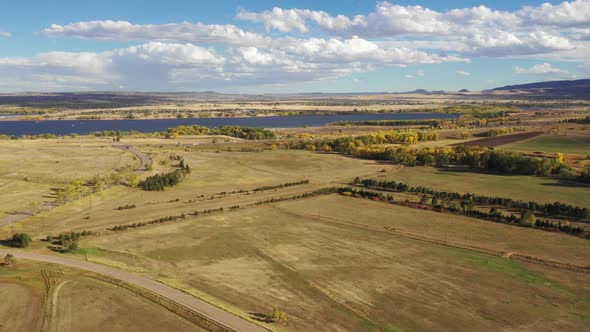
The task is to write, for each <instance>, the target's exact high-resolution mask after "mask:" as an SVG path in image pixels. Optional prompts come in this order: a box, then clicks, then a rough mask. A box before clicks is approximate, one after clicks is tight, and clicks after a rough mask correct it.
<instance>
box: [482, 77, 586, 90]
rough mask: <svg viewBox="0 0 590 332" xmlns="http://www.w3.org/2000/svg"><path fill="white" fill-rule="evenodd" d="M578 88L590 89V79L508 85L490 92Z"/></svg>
mask: <svg viewBox="0 0 590 332" xmlns="http://www.w3.org/2000/svg"><path fill="white" fill-rule="evenodd" d="M578 87H590V79H583V80H573V81H567V80H563V81H548V82H535V83H527V84H518V85H506V86H502V87H499V88H495V89H492V90H490V91H499V90H515V91H516V90H528V89H555V88H578Z"/></svg>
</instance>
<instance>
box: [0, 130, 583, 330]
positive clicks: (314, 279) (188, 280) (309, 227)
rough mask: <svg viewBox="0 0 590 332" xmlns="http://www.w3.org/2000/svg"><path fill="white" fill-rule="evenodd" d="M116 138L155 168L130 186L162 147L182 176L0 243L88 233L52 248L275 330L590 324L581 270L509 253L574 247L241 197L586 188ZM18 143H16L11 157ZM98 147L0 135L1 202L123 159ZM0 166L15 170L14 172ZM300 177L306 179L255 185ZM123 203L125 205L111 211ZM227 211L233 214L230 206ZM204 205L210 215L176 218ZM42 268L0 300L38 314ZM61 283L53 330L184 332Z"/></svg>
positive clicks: (149, 309)
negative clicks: (269, 316) (351, 188)
mask: <svg viewBox="0 0 590 332" xmlns="http://www.w3.org/2000/svg"><path fill="white" fill-rule="evenodd" d="M213 141H215V142H216V143H213ZM124 143H125V144H132V145H134V146H136V147H137V148H139V149H140V150H142V151H144V152H146V153H148V154H149V155H150V156H151V158H152V159H153V160H154V166H153V170H151V171H148V172H146V173H145V174H142V175H141V178H145V177H147V176H149V175H152V174H155V173H161V172H166V171H169V170H171V169H174V167H175V165H176V163H178V161H175V160H171V159H170V155H181V156H183V158H184V161H185V163H186V164H188V165H190V168H191V173H190V174H189V175H187V176H186V177H185V178H184V179H183V180H182V181H181V182H180V183H179V184H178V185H176V186H174V187H172V188H166V189H165V190H164V191H151V192H149V191H143V190H141V189H139V188H130V187H124V186H115V187H113V188H110V189H107V190H105V191H102V192H100V193H97V194H94V195H92V197H85V198H82V199H79V200H76V201H73V202H71V203H68V204H65V205H63V206H60V207H57V208H55V209H52V210H50V211H45V212H42V213H40V214H38V215H36V216H32V217H30V218H27V219H25V220H22V221H19V222H18V223H15V224H13V225H11V227H0V238H6V237H8V236H10V234H11V233H12V232H13V231H17V232H26V233H28V234H30V235H31V236H33V237H34V238H35V241H34V242H33V244H32V245H31V247H30V248H29V250H33V251H36V252H41V253H52V252H50V250H49V249H48V248H47V245H48V244H47V242H42V241H38V240H39V239H40V238H44V237H45V236H46V235H48V234H53V235H57V234H59V233H62V232H70V231H82V230H94V231H97V232H98V235H96V236H88V237H84V238H82V240H81V241H80V249H78V250H76V251H75V252H73V253H68V254H61V255H64V256H65V257H70V258H75V259H84V260H88V261H91V262H95V263H101V264H106V265H111V266H115V267H118V268H122V269H127V270H130V271H134V272H136V273H139V274H143V275H146V276H148V277H150V278H153V279H156V280H159V281H161V282H164V283H167V284H169V285H171V286H173V287H177V288H180V289H182V290H184V291H186V292H189V293H191V294H194V295H195V296H198V297H201V298H203V299H204V300H206V301H209V302H211V303H213V304H216V305H218V306H220V307H223V308H226V309H227V310H230V311H232V312H234V313H236V314H238V315H241V316H243V317H248V318H249V319H256V317H258V316H257V315H259V314H262V313H267V312H268V311H269V310H270V309H271V308H272V307H273V306H278V307H280V308H281V309H282V310H284V311H285V312H286V313H287V317H288V323H287V325H285V326H283V325H273V327H275V328H276V330H277V331H370V332H374V331H376V330H379V331H432V330H445V331H474V330H503V331H523V330H540V331H552V330H572V331H573V330H576V331H577V330H580V331H581V330H584V329H587V326H589V325H590V286H589V285H590V277H589V274H588V273H586V272H579V271H572V270H567V269H560V268H557V267H552V266H548V265H541V264H530V263H523V262H521V261H519V260H517V259H511V258H510V255H525V256H533V257H536V258H538V259H541V260H549V261H556V262H560V263H564V264H573V265H578V266H583V265H588V262H589V261H590V242H588V240H587V239H582V238H578V237H574V236H569V235H565V234H560V233H551V232H545V231H540V230H535V229H527V228H520V227H515V226H508V225H503V224H496V223H492V222H487V221H482V220H479V219H473V218H467V217H462V216H457V215H452V214H445V213H437V212H432V211H424V210H419V209H413V208H407V207H401V206H398V205H390V204H384V203H379V202H373V201H369V200H364V199H357V198H351V197H344V196H339V195H335V194H332V195H325V196H317V197H312V198H305V199H296V200H290V201H285V202H281V203H272V204H263V205H254V203H255V202H258V201H264V200H269V199H272V198H278V197H290V196H293V195H300V194H302V193H309V192H311V191H314V190H317V189H320V188H325V187H331V186H343V185H346V184H348V183H349V182H350V181H351V180H353V179H354V178H355V177H357V176H359V177H361V178H369V177H371V178H380V179H393V180H396V181H401V182H404V183H407V184H409V185H412V186H418V185H422V186H427V187H431V188H435V189H439V190H448V191H459V192H474V193H478V194H484V195H497V196H503V197H511V198H514V199H522V200H535V201H541V202H553V201H561V202H564V203H569V204H574V205H580V206H587V207H590V193H588V191H587V190H586V188H584V187H579V186H578V187H575V186H567V185H566V184H564V183H561V182H558V181H557V180H553V179H550V178H537V177H532V176H499V175H492V174H482V173H468V172H453V171H445V170H438V169H435V168H430V167H403V166H399V165H391V164H387V163H382V162H377V161H369V160H361V159H355V158H350V157H346V156H342V155H339V154H329V153H317V152H309V151H295V150H268V149H266V150H264V152H242V151H241V149H242V147H246V148H255V149H259V148H260V147H263V146H264V145H263V144H262V143H254V144H248V143H246V142H241V141H239V140H233V139H228V138H225V137H200V138H195V137H183V138H181V139H172V140H162V139H156V138H124ZM103 145H104V147H101V146H103ZM19 146H21V147H20V148H21V149H24V150H23V151H21V152H19ZM109 146H110V144H109V142H107V141H106V140H98V139H97V140H94V139H87V138H83V139H64V140H49V141H16V142H0V154H2V155H7V156H9V157H8V159H7V160H8V162H7V163H5V164H4V163H2V164H0V181H2V180H3V179H5V178H6V179H9V180H10V181H12V182H13V183H17V185H18V186H19V187H17V188H16V189H15V195H17V196H18V195H21V196H18V197H21V198H13V200H12V201H10V202H9V201H8V200H7V201H6V203H5V204H6V206H18V204H16V203H15V202H14V200H19V202H20V200H24V199H25V198H23V197H32V196H33V194H31V193H29V192H28V191H26V190H24V188H26V187H25V186H24V184H25V183H26V184H28V183H33V182H32V181H30V182H25V181H21V182H17V180H18V179H19V178H22V177H23V176H25V173H26V176H29V177H31V178H38V179H39V183H38V184H39V185H41V184H42V185H43V186H59V185H60V184H63V183H64V181H66V178H65V177H67V176H75V177H82V178H89V177H91V176H92V175H95V174H105V173H108V172H109V171H111V170H114V169H116V168H118V167H122V166H126V165H131V164H134V163H136V161H135V160H134V159H133V156H132V155H131V154H128V153H125V152H123V151H120V150H115V149H113V148H110V147H109ZM267 148H268V147H267ZM35 155H38V156H39V157H38V162H35V160H36V159H35V158H33V157H32V156H35ZM10 156H13V157H10ZM55 161H58V162H57V163H56V162H55ZM19 162H20V163H22V164H23V166H22V167H21V166H19ZM62 164H63V165H62ZM43 167H45V168H43ZM62 169H63V170H64V173H59V171H60V170H62ZM8 170H12V171H13V172H14V170H18V171H17V174H16V175H14V174H12V173H8ZM48 170H49V171H48ZM18 172H22V173H23V174H20V173H18ZM62 176H63V177H64V178H62ZM305 179H307V180H309V183H307V184H301V185H296V186H290V187H285V188H277V189H271V190H263V191H258V192H255V193H254V192H253V189H255V188H260V187H263V186H276V185H280V184H284V183H288V182H296V181H301V180H305ZM34 184H37V183H36V182H34ZM33 189H37V187H35V188H33ZM33 189H31V190H33ZM240 190H242V192H238V191H240ZM245 191H247V192H245ZM40 192H41V191H40ZM224 192H225V193H226V194H221V193H224ZM27 195H28V196H27ZM41 195H43V193H41ZM395 195H397V194H394V196H395ZM400 195H401V194H400ZM3 199H4V197H3ZM11 204H12V205H11ZM125 205H135V208H131V209H122V210H119V209H117V208H118V207H121V206H125ZM236 205H239V206H240V208H239V209H236V210H235V211H232V210H231V209H230V207H232V206H236ZM0 206H2V205H1V203H0ZM219 207H223V208H224V211H223V212H221V213H216V214H212V215H206V216H202V215H201V216H193V215H192V212H194V211H202V210H205V209H214V208H219ZM12 209H16V208H14V207H13V208H12ZM0 211H1V210H0ZM183 213H185V214H187V217H186V218H185V219H179V220H177V221H176V222H169V223H166V224H160V225H149V226H146V227H141V228H137V229H129V230H126V231H117V232H115V231H111V230H108V228H110V227H113V226H115V225H125V224H130V223H137V222H146V221H149V220H153V219H158V218H161V217H165V216H173V215H174V216H178V215H180V214H183ZM467 247H477V248H479V249H477V250H473V249H465V248H467ZM486 250H487V251H490V252H494V253H505V254H506V255H505V256H506V257H502V256H501V255H495V254H489V253H484V251H486ZM53 254H55V253H53ZM19 264H21V263H19ZM23 264H24V263H23ZM27 266H29V267H27ZM26 269H28V270H27V271H28V272H26V271H25V270H26ZM40 269H41V267H40V266H36V265H20V266H17V268H11V269H3V268H2V267H0V284H3V283H4V284H7V282H6V280H17V281H18V282H12V283H10V285H11V286H9V287H0V295H3V296H4V294H6V296H8V297H19V298H20V300H19V301H24V302H22V303H21V304H19V305H20V306H24V305H27V306H31V307H33V308H34V307H35V303H40V304H37V306H38V308H39V309H38V312H35V315H39V312H41V311H42V310H43V307H42V303H43V302H42V296H43V294H44V293H43V291H44V288H43V284H42V279H40V272H39V271H40ZM35 271H36V272H35ZM25 272H26V273H28V274H26V273H25ZM35 273H36V274H37V275H36V276H35ZM69 273H72V272H68V273H66V275H72V276H74V274H69ZM3 276H8V277H6V278H4V279H3ZM19 276H20V277H19ZM19 278H20V279H19ZM19 280H20V281H19ZM67 280H71V281H68V282H66V283H63V284H62V287H61V288H60V291H59V293H58V296H57V297H56V300H57V304H58V305H57V308H58V309H57V318H56V319H55V320H54V322H57V324H58V325H55V326H57V328H58V330H60V331H61V330H63V331H81V330H84V331H98V330H101V329H107V330H125V331H127V330H137V331H141V330H147V329H153V330H163V329H167V328H173V329H174V330H178V331H185V330H187V331H188V330H195V328H194V327H193V326H191V325H190V324H189V323H187V322H185V321H184V320H182V319H180V318H179V317H177V316H175V315H173V314H172V313H170V312H168V311H166V310H164V309H162V308H161V307H159V306H157V305H155V304H153V303H152V302H149V301H147V300H145V299H143V298H141V297H138V296H137V295H135V294H134V293H132V292H130V291H128V290H126V289H123V288H120V287H117V286H113V285H111V284H108V283H105V282H102V281H97V280H96V279H93V278H92V276H91V275H87V274H75V277H71V278H65V279H63V280H62V281H67ZM21 281H22V282H21ZM15 285H16V286H15ZM2 292H4V293H2ZM27 294H29V295H27ZM40 297H41V300H39V298H40ZM35 301H37V302H35ZM38 301H41V302H38ZM19 303H20V302H19ZM11 308H12V307H3V306H2V305H1V304H0V322H3V323H1V324H11V325H7V326H17V325H15V324H19V323H20V324H29V325H26V326H33V325H35V324H37V321H35V320H31V319H28V320H27V319H24V318H21V319H18V320H2V318H3V317H8V316H9V315H10V313H11V312H12V311H11V310H13V309H11ZM78 308H84V310H79V309H78ZM27 317H28V316H27ZM31 317H34V316H31ZM137 317H141V319H138V318H137ZM27 322H28V323H27ZM31 324H33V325H31ZM23 326H25V325H23Z"/></svg>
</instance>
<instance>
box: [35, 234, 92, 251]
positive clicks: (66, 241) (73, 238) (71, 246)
mask: <svg viewBox="0 0 590 332" xmlns="http://www.w3.org/2000/svg"><path fill="white" fill-rule="evenodd" d="M90 235H96V232H93V231H86V230H84V231H82V232H70V233H63V234H59V235H58V236H55V237H54V236H52V235H47V239H46V241H48V242H51V243H53V244H57V245H60V246H61V247H62V249H61V250H60V251H61V252H72V251H75V250H77V249H78V242H79V241H80V238H82V237H84V236H90Z"/></svg>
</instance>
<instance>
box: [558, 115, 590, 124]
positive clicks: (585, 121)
mask: <svg viewBox="0 0 590 332" xmlns="http://www.w3.org/2000/svg"><path fill="white" fill-rule="evenodd" d="M561 123H580V124H588V123H590V115H588V116H586V117H583V118H571V119H564V120H561Z"/></svg>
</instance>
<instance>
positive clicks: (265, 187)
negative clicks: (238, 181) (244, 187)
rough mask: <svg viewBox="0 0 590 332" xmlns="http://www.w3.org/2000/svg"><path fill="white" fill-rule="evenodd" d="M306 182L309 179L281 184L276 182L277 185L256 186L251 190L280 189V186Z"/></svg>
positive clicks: (284, 186) (291, 185) (297, 184)
mask: <svg viewBox="0 0 590 332" xmlns="http://www.w3.org/2000/svg"><path fill="white" fill-rule="evenodd" d="M308 183H309V180H301V181H297V182H287V183H282V184H278V185H274V186H264V187H258V188H256V189H254V190H253V191H265V190H273V189H280V188H286V187H293V186H299V185H302V184H308Z"/></svg>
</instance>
